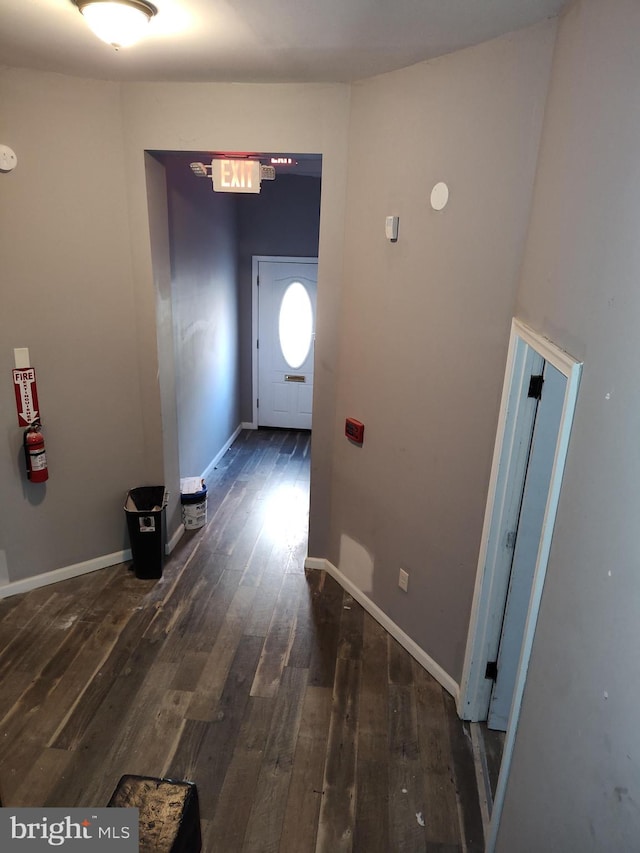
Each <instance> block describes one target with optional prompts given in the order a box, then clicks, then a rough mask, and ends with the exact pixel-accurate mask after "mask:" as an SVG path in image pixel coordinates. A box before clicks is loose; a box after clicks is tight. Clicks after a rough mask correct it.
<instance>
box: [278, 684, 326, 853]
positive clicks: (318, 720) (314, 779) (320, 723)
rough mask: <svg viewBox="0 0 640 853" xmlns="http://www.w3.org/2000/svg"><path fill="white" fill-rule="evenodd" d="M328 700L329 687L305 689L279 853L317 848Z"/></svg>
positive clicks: (296, 852)
mask: <svg viewBox="0 0 640 853" xmlns="http://www.w3.org/2000/svg"><path fill="white" fill-rule="evenodd" d="M331 699H332V690H331V689H330V688H328V687H307V689H306V692H305V696H304V701H303V705H302V716H301V718H300V728H299V730H298V739H297V741H296V747H295V753H294V756H293V767H292V772H291V783H290V785H289V791H288V797H287V804H286V810H285V814H284V821H283V826H282V835H281V837H280V847H279V851H280V853H299V851H304V850H314V849H315V846H316V834H317V826H318V817H319V815H320V804H321V802H322V797H323V790H322V783H323V780H324V763H325V755H326V749H327V738H328V735H329V722H330V719H331Z"/></svg>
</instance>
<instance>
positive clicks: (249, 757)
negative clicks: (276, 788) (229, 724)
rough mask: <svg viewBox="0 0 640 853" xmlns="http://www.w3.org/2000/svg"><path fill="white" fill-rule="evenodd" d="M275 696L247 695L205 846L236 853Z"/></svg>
mask: <svg viewBox="0 0 640 853" xmlns="http://www.w3.org/2000/svg"><path fill="white" fill-rule="evenodd" d="M274 707H275V699H263V698H262V697H260V696H256V697H250V698H249V701H248V702H247V707H246V711H245V715H244V719H243V721H242V726H241V728H240V732H239V734H238V740H237V743H236V747H235V749H234V751H233V756H232V758H231V762H230V764H229V769H228V770H227V772H226V774H225V778H224V784H223V786H222V790H221V791H220V797H219V799H218V805H217V807H216V812H215V816H214V818H213V820H212V821H210V823H209V826H208V828H207V832H206V833H205V836H204V842H205V849H207V850H214V849H219V850H224V851H227V853H239V851H241V850H242V847H243V844H244V838H245V833H246V831H247V825H248V823H249V817H250V815H251V809H252V806H253V802H254V799H255V791H256V788H257V785H258V778H259V775H260V768H261V765H262V757H263V754H264V750H265V746H266V743H267V738H268V737H269V730H270V728H271V721H272V718H273V713H274Z"/></svg>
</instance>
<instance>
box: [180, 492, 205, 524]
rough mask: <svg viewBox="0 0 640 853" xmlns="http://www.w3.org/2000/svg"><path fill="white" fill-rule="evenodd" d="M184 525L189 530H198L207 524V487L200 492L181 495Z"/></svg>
mask: <svg viewBox="0 0 640 853" xmlns="http://www.w3.org/2000/svg"><path fill="white" fill-rule="evenodd" d="M180 501H181V503H182V523H183V524H184V526H185V528H186V529H187V530H196V529H197V528H198V527H204V526H205V524H206V523H207V487H206V486H205V485H204V484H203V487H202V489H201V490H200V491H198V492H192V493H189V494H181V495H180Z"/></svg>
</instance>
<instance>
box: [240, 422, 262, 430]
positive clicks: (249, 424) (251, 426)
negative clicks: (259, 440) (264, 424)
mask: <svg viewBox="0 0 640 853" xmlns="http://www.w3.org/2000/svg"><path fill="white" fill-rule="evenodd" d="M242 429H258V424H257V423H254V421H243V422H242Z"/></svg>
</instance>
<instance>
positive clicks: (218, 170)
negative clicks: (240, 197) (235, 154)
mask: <svg viewBox="0 0 640 853" xmlns="http://www.w3.org/2000/svg"><path fill="white" fill-rule="evenodd" d="M211 178H212V180H213V189H214V191H215V192H217V193H259V192H260V161H259V160H212V161H211Z"/></svg>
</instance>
